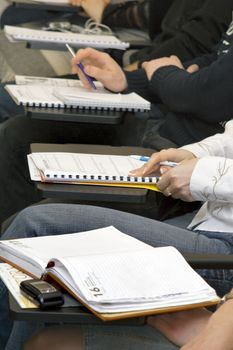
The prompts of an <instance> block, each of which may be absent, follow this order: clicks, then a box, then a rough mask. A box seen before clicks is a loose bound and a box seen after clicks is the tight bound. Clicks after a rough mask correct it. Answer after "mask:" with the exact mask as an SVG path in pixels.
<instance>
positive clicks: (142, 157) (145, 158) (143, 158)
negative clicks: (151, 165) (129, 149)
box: [130, 155, 150, 162]
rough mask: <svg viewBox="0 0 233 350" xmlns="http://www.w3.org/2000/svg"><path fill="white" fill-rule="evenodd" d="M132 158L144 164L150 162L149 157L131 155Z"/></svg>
mask: <svg viewBox="0 0 233 350" xmlns="http://www.w3.org/2000/svg"><path fill="white" fill-rule="evenodd" d="M130 158H133V159H137V160H141V161H142V162H148V160H149V159H150V157H147V156H136V155H131V156H130Z"/></svg>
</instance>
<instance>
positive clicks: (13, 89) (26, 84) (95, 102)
mask: <svg viewBox="0 0 233 350" xmlns="http://www.w3.org/2000/svg"><path fill="white" fill-rule="evenodd" d="M95 85H96V87H97V90H93V91H87V90H85V89H84V87H83V86H82V84H81V82H80V81H79V80H72V79H59V78H45V77H25V76H17V77H16V84H14V85H10V84H8V85H6V86H5V88H6V90H7V91H8V93H9V94H10V95H11V97H12V98H13V99H14V101H15V102H16V103H17V104H18V105H23V106H31V107H50V108H57V107H61V108H84V109H111V110H114V109H115V110H128V111H148V110H150V102H148V101H147V100H145V99H144V98H142V97H141V96H139V95H137V94H136V93H130V94H120V93H119V94H115V93H112V92H110V91H107V90H106V89H105V88H104V87H103V85H102V84H101V83H99V82H95Z"/></svg>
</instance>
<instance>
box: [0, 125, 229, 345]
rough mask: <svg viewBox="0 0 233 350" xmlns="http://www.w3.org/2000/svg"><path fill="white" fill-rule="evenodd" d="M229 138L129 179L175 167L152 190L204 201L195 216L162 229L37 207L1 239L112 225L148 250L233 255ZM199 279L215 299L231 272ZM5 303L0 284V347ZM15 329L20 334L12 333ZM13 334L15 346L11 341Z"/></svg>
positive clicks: (102, 211) (101, 212)
mask: <svg viewBox="0 0 233 350" xmlns="http://www.w3.org/2000/svg"><path fill="white" fill-rule="evenodd" d="M232 137H233V121H229V122H228V123H227V124H226V129H225V132H224V133H223V134H216V135H215V136H212V137H209V138H207V139H205V140H203V141H202V142H198V143H196V144H193V145H188V146H185V147H183V148H181V149H168V150H163V151H161V152H159V153H155V154H154V155H153V156H152V157H151V159H150V161H149V162H148V164H146V165H145V166H144V167H143V168H142V169H139V170H134V171H133V173H134V174H135V173H137V174H147V173H151V171H154V170H155V169H158V167H159V166H158V163H159V162H161V161H164V160H171V161H174V162H177V163H179V164H178V165H177V166H176V167H175V168H171V169H169V170H167V169H166V171H165V169H164V168H163V167H162V170H163V172H162V176H161V179H160V181H159V182H158V187H159V188H160V189H161V190H162V192H163V193H164V194H165V195H166V196H172V197H174V198H181V199H183V200H186V201H195V200H201V201H204V202H205V203H204V204H203V206H202V208H201V209H200V210H199V211H198V213H197V214H196V215H195V213H194V214H192V215H190V214H189V215H186V216H185V217H178V218H175V219H171V220H168V221H167V222H166V223H162V222H159V221H156V220H152V219H148V218H145V217H142V216H138V215H134V214H129V213H124V212H121V211H116V210H112V209H107V208H101V207H95V206H85V205H74V204H73V205H72V204H47V205H38V206H32V207H30V208H27V209H25V210H23V211H22V212H21V213H19V214H18V215H17V217H16V219H15V220H14V221H13V223H12V224H11V225H10V226H9V227H8V229H7V230H6V232H5V233H4V234H3V236H2V239H12V238H20V237H36V236H43V235H59V234H65V233H67V232H69V233H71V232H81V231H86V230H91V229H97V228H101V227H105V226H109V225H113V226H115V227H116V228H117V229H119V230H120V231H122V232H124V233H126V234H129V235H131V236H134V237H136V238H137V239H140V240H142V241H144V242H145V243H148V244H150V245H152V246H167V245H171V246H175V247H176V248H177V249H178V250H180V251H181V252H186V253H188V252H189V253H207V254H208V253H209V254H216V253H218V254H233V229H232V223H233V215H232V211H233V204H232V203H233V199H232V198H233V196H232V190H231V188H232V186H231V183H232V171H233V167H232V165H233V147H232ZM194 215H195V216H194ZM190 216H194V218H193V220H192V222H191V224H189V226H188V229H184V228H181V227H180V226H182V227H183V225H184V223H185V222H186V224H188V222H189V221H190ZM90 218H91V219H90ZM176 226H177V227H176ZM199 273H200V274H201V275H202V277H203V278H204V279H205V280H207V282H208V283H209V284H210V285H211V286H212V287H213V288H215V289H216V291H217V292H218V294H219V295H221V296H222V295H223V294H225V293H226V292H227V291H228V290H230V288H231V287H232V285H233V273H232V270H211V269H208V270H206V269H203V270H200V271H199ZM6 298H7V291H6V288H5V287H4V285H3V283H1V284H0V323H1V325H4V327H3V326H1V328H0V335H1V336H0V340H1V341H2V344H3V343H4V342H5V341H6V339H7V336H8V335H9V334H10V332H11V329H12V324H11V321H10V320H9V318H8V309H7V307H8V306H7V305H8V304H7V301H6ZM34 326H35V325H31V324H30V325H28V324H25V323H24V324H22V323H21V322H19V323H16V324H15V327H16V328H15V330H14V331H13V332H12V336H13V338H10V339H9V343H8V346H9V348H8V347H7V348H6V349H7V350H8V349H11V347H10V345H11V346H13V345H14V346H16V343H17V344H18V346H19V348H20V345H21V344H22V342H23V341H24V340H25V337H27V336H28V334H29V329H28V327H31V329H32V330H33V331H34ZM18 327H19V328H20V329H21V330H22V331H17V329H18ZM22 328H23V329H22ZM26 330H27V331H26ZM15 334H17V342H15V340H14V335H15ZM25 334H26V335H25ZM12 344H13V345H12ZM117 344H118V343H117ZM143 348H144V347H143ZM14 350H17V348H14Z"/></svg>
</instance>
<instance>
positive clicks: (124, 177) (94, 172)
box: [28, 152, 157, 183]
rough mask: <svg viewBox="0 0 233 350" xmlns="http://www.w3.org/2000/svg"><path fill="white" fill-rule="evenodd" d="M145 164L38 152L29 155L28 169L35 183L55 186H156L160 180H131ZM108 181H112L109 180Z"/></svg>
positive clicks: (110, 157)
mask: <svg viewBox="0 0 233 350" xmlns="http://www.w3.org/2000/svg"><path fill="white" fill-rule="evenodd" d="M143 164H145V162H143V161H141V160H138V159H135V158H132V157H130V156H117V155H104V154H86V153H68V152H67V153H63V152H43V153H40V152H38V153H37V152H35V153H32V154H29V155H28V165H29V171H30V176H31V179H32V180H35V181H37V180H38V179H40V180H43V181H52V182H56V181H57V182H65V181H73V182H74V181H77V182H78V180H77V177H78V178H79V180H80V181H88V182H90V180H92V182H95V181H96V182H101V181H102V182H119V183H120V182H125V183H127V182H130V183H131V182H137V183H148V182H150V183H151V182H152V183H156V182H157V177H156V176H153V177H152V178H149V177H145V178H144V179H143V181H142V178H141V177H137V180H136V181H135V178H134V177H133V176H130V178H128V177H129V172H130V171H131V170H134V169H137V168H140V167H141V166H142V165H143ZM106 177H108V179H106Z"/></svg>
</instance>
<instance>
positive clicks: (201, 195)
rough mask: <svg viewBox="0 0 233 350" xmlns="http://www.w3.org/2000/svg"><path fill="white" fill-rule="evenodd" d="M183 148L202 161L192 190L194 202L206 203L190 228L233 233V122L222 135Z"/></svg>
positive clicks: (198, 165)
mask: <svg viewBox="0 0 233 350" xmlns="http://www.w3.org/2000/svg"><path fill="white" fill-rule="evenodd" d="M182 148H183V149H186V150H188V151H190V152H192V153H193V154H194V155H195V156H196V157H198V158H199V160H198V162H197V164H196V166H195V169H194V171H193V173H192V176H191V181H190V191H191V194H192V196H193V198H194V199H195V200H198V201H204V202H205V203H204V204H203V206H202V207H201V209H200V210H199V211H198V213H197V215H196V216H195V217H194V219H193V220H192V222H191V223H190V225H189V228H192V229H194V230H205V231H219V232H233V120H231V121H229V122H228V123H226V126H225V132H224V133H223V134H216V135H214V136H211V137H208V138H207V139H204V140H203V141H201V142H197V143H194V144H191V145H187V146H184V147H182Z"/></svg>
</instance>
